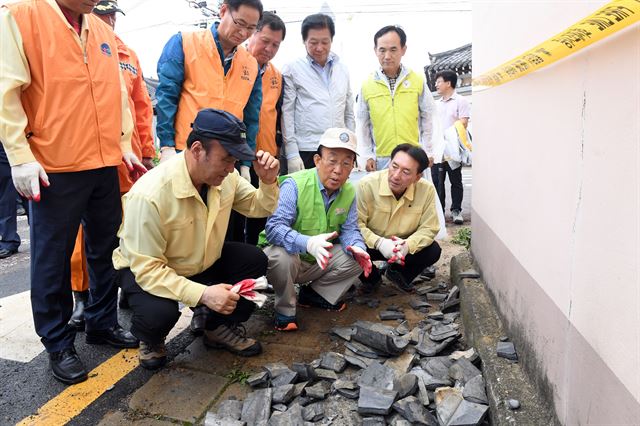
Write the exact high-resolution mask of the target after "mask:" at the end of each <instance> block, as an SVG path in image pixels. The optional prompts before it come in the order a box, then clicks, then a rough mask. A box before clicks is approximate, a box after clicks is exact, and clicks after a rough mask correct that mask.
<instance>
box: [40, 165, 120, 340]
mask: <svg viewBox="0 0 640 426" xmlns="http://www.w3.org/2000/svg"><path fill="white" fill-rule="evenodd" d="M49 182H50V183H51V185H50V186H49V187H48V188H45V187H43V186H41V188H40V191H41V200H40V202H38V203H35V202H32V203H30V208H31V217H30V221H31V229H30V237H31V308H32V310H33V320H34V323H35V328H36V332H37V333H38V335H39V336H40V337H41V339H42V343H43V344H44V346H45V347H46V349H47V351H48V352H57V351H60V350H62V349H66V348H69V347H71V346H73V342H74V339H75V330H74V329H73V328H72V327H69V326H68V324H67V323H68V322H69V318H71V313H72V311H73V298H72V296H71V268H70V259H71V253H72V252H73V247H74V246H75V242H76V236H77V235H78V227H79V226H80V222H81V221H82V225H83V226H84V238H85V252H86V256H87V266H88V270H89V304H88V305H87V307H86V309H85V321H86V329H87V330H88V331H95V330H103V329H107V328H110V327H113V326H115V325H116V324H117V322H118V318H117V310H116V309H117V308H116V298H117V294H118V288H117V286H116V283H115V270H114V269H113V264H112V262H111V255H112V253H113V250H114V249H115V248H116V246H117V237H116V233H117V231H118V227H119V226H120V222H121V220H122V209H121V206H120V186H119V184H118V171H117V168H116V167H105V168H101V169H96V170H87V171H82V172H70V173H49Z"/></svg>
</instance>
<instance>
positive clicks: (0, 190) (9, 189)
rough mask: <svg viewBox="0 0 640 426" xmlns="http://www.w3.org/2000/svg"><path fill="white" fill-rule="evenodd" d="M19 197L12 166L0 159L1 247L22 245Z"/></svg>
mask: <svg viewBox="0 0 640 426" xmlns="http://www.w3.org/2000/svg"><path fill="white" fill-rule="evenodd" d="M18 198H19V195H18V192H17V191H16V188H15V187H14V186H13V180H12V179H11V167H10V166H9V164H8V163H5V162H1V161H0V249H5V250H18V247H19V246H20V236H19V235H18V221H17V219H18V218H17V215H16V208H17V205H18ZM27 207H28V206H27Z"/></svg>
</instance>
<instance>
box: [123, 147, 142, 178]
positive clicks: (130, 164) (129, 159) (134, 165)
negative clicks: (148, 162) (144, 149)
mask: <svg viewBox="0 0 640 426" xmlns="http://www.w3.org/2000/svg"><path fill="white" fill-rule="evenodd" d="M122 161H124V164H125V166H127V169H128V170H129V177H130V178H131V180H132V181H133V182H135V181H137V180H138V179H140V176H142V175H143V174H145V173H147V168H146V167H145V166H144V165H143V164H142V163H141V162H140V159H139V158H138V157H137V156H136V155H135V154H134V153H133V152H131V151H128V152H125V153H123V154H122Z"/></svg>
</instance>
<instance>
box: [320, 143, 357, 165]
mask: <svg viewBox="0 0 640 426" xmlns="http://www.w3.org/2000/svg"><path fill="white" fill-rule="evenodd" d="M322 148H324V149H331V148H327V147H326V146H322V145H318V149H317V150H316V154H318V155H319V156H320V157H322ZM352 154H353V161H354V162H355V161H356V154H355V153H353V152H352Z"/></svg>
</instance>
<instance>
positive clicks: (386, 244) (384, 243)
mask: <svg viewBox="0 0 640 426" xmlns="http://www.w3.org/2000/svg"><path fill="white" fill-rule="evenodd" d="M395 248H396V243H394V242H393V241H392V240H390V239H389V238H380V239H379V240H378V241H377V242H376V250H378V251H379V252H380V253H381V254H382V255H383V256H384V257H385V258H386V259H390V258H392V257H393V255H394V254H395V253H394V252H393V249H395Z"/></svg>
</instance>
